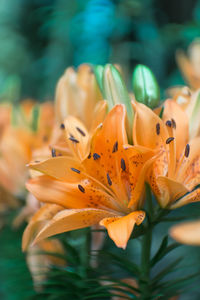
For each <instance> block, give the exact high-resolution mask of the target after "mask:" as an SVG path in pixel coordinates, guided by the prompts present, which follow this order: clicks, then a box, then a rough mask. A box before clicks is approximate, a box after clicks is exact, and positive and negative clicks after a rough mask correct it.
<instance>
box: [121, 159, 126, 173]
mask: <svg viewBox="0 0 200 300" xmlns="http://www.w3.org/2000/svg"><path fill="white" fill-rule="evenodd" d="M121 168H122V170H123V171H125V170H126V164H125V160H124V159H123V158H121Z"/></svg>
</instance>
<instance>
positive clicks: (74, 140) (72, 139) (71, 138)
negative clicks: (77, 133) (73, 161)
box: [69, 136, 79, 144]
mask: <svg viewBox="0 0 200 300" xmlns="http://www.w3.org/2000/svg"><path fill="white" fill-rule="evenodd" d="M69 140H70V141H72V142H74V143H76V144H78V143H79V141H78V140H77V139H75V138H74V137H73V136H70V137H69Z"/></svg>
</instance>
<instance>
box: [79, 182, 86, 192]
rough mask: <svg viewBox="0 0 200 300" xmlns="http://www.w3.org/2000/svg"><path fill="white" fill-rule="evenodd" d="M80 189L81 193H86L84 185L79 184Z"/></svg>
mask: <svg viewBox="0 0 200 300" xmlns="http://www.w3.org/2000/svg"><path fill="white" fill-rule="evenodd" d="M78 189H79V191H81V193H85V189H84V187H83V186H82V185H80V184H78Z"/></svg>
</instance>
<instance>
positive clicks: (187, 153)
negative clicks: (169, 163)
mask: <svg viewBox="0 0 200 300" xmlns="http://www.w3.org/2000/svg"><path fill="white" fill-rule="evenodd" d="M189 154H190V145H189V144H187V145H186V147H185V157H188V156H189Z"/></svg>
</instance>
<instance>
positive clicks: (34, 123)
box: [30, 104, 40, 132]
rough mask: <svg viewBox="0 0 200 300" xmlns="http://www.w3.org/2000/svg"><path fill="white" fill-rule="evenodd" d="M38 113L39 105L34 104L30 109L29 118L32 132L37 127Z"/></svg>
mask: <svg viewBox="0 0 200 300" xmlns="http://www.w3.org/2000/svg"><path fill="white" fill-rule="evenodd" d="M39 114H40V107H39V105H37V104H36V105H34V107H33V109H32V118H31V125H30V127H31V129H32V131H33V132H36V131H37V129H38V120H39Z"/></svg>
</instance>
